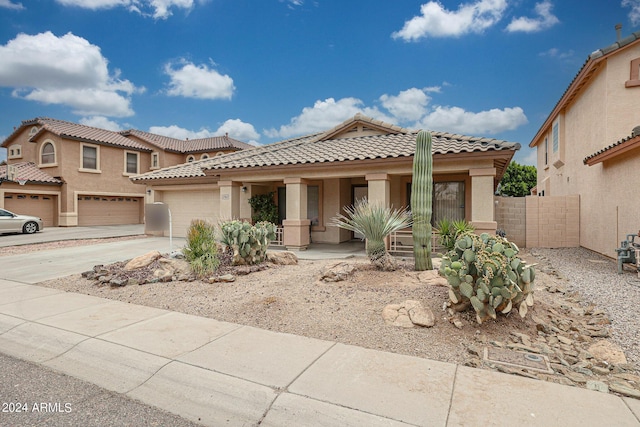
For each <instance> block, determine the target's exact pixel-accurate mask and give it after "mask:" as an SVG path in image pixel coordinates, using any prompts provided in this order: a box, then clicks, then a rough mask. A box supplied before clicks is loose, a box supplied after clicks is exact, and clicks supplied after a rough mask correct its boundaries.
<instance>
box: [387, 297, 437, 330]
mask: <svg viewBox="0 0 640 427" xmlns="http://www.w3.org/2000/svg"><path fill="white" fill-rule="evenodd" d="M382 318H383V319H384V321H385V322H386V323H387V324H389V325H393V326H399V327H401V328H412V327H413V326H414V325H417V326H424V327H427V328H430V327H432V326H433V325H435V323H436V318H435V315H434V314H433V311H431V309H430V308H429V307H424V306H423V305H422V303H421V302H420V301H415V300H406V301H404V302H403V303H400V304H389V305H387V306H386V307H385V308H384V309H383V310H382Z"/></svg>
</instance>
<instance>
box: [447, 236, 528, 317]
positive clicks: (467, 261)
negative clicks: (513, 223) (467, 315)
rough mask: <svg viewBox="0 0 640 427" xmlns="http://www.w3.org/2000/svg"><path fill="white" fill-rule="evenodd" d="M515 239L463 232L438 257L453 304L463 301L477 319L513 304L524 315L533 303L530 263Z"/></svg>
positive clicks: (510, 308)
mask: <svg viewBox="0 0 640 427" xmlns="http://www.w3.org/2000/svg"><path fill="white" fill-rule="evenodd" d="M518 252H519V249H518V246H516V244H515V243H511V242H509V241H508V240H507V239H504V238H502V237H500V236H490V235H489V234H487V233H483V234H482V235H480V236H477V235H475V234H473V233H470V232H469V233H464V234H462V235H461V236H459V238H458V239H457V240H456V242H455V248H454V250H452V251H449V252H447V254H446V255H445V256H444V257H443V258H442V264H441V266H440V274H441V275H442V276H444V277H446V278H447V281H448V282H449V298H450V299H451V302H453V303H454V304H458V303H467V304H470V305H471V306H473V308H474V310H475V311H476V319H477V320H478V323H482V322H483V321H484V320H486V319H488V318H492V319H495V318H496V314H497V313H503V314H507V313H509V312H510V311H511V310H512V309H513V308H517V310H518V312H519V314H520V316H521V317H523V318H524V317H525V316H526V314H527V311H528V308H527V307H531V306H532V305H533V281H534V279H535V270H534V269H533V265H526V263H525V262H524V261H522V260H521V259H520V258H519V257H518V256H517V255H518Z"/></svg>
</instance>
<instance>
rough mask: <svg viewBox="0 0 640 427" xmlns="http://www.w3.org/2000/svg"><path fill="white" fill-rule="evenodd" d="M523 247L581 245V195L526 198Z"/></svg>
mask: <svg viewBox="0 0 640 427" xmlns="http://www.w3.org/2000/svg"><path fill="white" fill-rule="evenodd" d="M525 204H526V246H527V247H529V248H532V247H541V248H567V247H578V246H580V196H578V195H571V196H545V197H536V196H529V197H526V202H525Z"/></svg>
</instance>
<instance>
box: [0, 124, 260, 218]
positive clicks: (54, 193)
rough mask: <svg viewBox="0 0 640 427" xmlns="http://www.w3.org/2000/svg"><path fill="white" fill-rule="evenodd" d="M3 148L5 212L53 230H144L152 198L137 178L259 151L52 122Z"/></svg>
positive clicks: (17, 134) (18, 133)
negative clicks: (218, 157)
mask: <svg viewBox="0 0 640 427" xmlns="http://www.w3.org/2000/svg"><path fill="white" fill-rule="evenodd" d="M1 146H2V147H5V148H6V149H7V165H5V166H0V184H1V185H0V207H4V208H5V209H8V210H10V211H14V212H18V213H24V214H29V215H35V216H40V217H41V218H42V219H43V220H44V222H45V226H56V225H60V226H78V225H114V224H139V223H142V222H143V221H144V204H145V196H146V193H145V191H144V190H143V189H141V187H140V186H138V185H135V184H133V183H132V182H131V180H130V179H129V178H130V177H132V176H134V175H138V174H140V173H145V172H148V171H150V170H153V169H159V168H162V167H167V166H172V165H177V164H181V163H185V162H189V161H193V160H195V159H201V158H207V157H213V156H216V155H218V154H220V153H226V152H233V151H237V150H241V149H246V148H253V147H252V146H250V145H248V144H245V143H243V142H240V141H237V140H234V139H232V138H229V137H228V135H225V136H222V137H214V138H205V139H198V140H191V141H189V140H179V139H174V138H167V137H163V136H160V135H153V134H149V133H146V132H142V131H137V130H128V131H123V132H113V131H109V130H105V129H98V128H94V127H91V126H85V125H80V124H76V123H71V122H66V121H62V120H55V119H49V118H36V119H33V120H27V121H23V122H22V124H21V125H20V126H19V127H18V128H16V129H15V130H14V132H13V133H12V134H11V135H10V136H9V137H8V138H7V139H6V140H5V141H4V142H3V143H2V145H1Z"/></svg>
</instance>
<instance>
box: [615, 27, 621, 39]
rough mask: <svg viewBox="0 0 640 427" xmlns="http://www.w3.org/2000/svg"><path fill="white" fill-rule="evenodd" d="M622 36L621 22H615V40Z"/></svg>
mask: <svg viewBox="0 0 640 427" xmlns="http://www.w3.org/2000/svg"><path fill="white" fill-rule="evenodd" d="M621 38H622V24H616V41H620V39H621Z"/></svg>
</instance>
